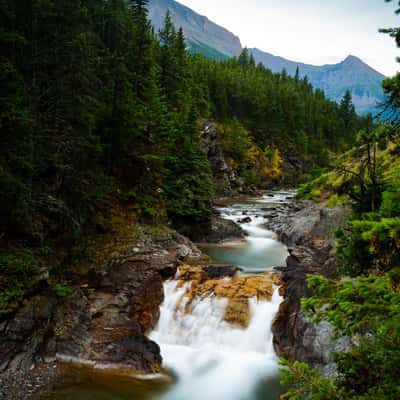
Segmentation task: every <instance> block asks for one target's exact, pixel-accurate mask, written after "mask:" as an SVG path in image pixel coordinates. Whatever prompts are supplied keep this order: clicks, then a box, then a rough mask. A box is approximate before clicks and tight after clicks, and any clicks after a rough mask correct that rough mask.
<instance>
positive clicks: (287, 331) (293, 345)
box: [266, 202, 350, 375]
mask: <svg viewBox="0 0 400 400" xmlns="http://www.w3.org/2000/svg"><path fill="white" fill-rule="evenodd" d="M349 212H350V211H349V210H348V209H346V208H343V207H335V208H326V207H325V205H324V204H316V203H314V202H304V203H302V204H301V205H294V204H289V205H286V206H285V205H282V206H280V207H279V208H278V209H276V210H271V211H269V212H267V215H266V219H267V222H266V226H267V227H268V228H269V229H271V230H274V231H275V232H277V234H278V236H279V237H280V239H281V240H282V241H283V242H284V243H286V244H287V245H288V246H289V251H290V254H291V255H290V257H289V258H288V260H287V267H285V268H281V269H280V270H281V272H282V280H283V282H284V288H285V290H284V298H285V300H284V302H283V303H282V304H281V306H280V310H279V313H278V315H277V317H276V319H275V322H274V325H273V333H274V346H275V349H276V352H277V353H278V355H279V356H282V357H285V358H287V359H289V360H298V361H303V362H307V363H309V364H310V365H312V366H314V367H316V368H320V369H322V370H323V371H324V372H325V373H327V374H329V375H333V374H335V371H336V368H335V363H334V360H333V357H332V354H333V352H335V351H340V350H342V349H343V348H347V347H348V346H349V345H350V340H349V339H347V338H341V339H335V338H334V333H333V327H332V326H331V325H330V324H329V323H326V322H323V323H320V324H318V325H315V324H313V323H312V322H311V321H310V320H309V319H308V318H307V317H306V316H305V313H304V310H303V309H302V307H301V304H300V300H301V299H302V298H305V297H309V296H311V295H312V291H311V290H310V289H309V288H308V286H307V275H308V274H320V275H323V276H326V277H329V278H336V277H337V276H338V274H337V269H338V267H339V264H338V261H337V260H336V258H335V240H334V231H335V229H336V228H338V227H344V226H345V224H346V221H347V218H348V216H349Z"/></svg>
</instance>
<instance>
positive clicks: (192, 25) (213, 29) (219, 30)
mask: <svg viewBox="0 0 400 400" xmlns="http://www.w3.org/2000/svg"><path fill="white" fill-rule="evenodd" d="M168 10H170V12H171V14H172V19H173V21H174V23H175V25H176V26H177V27H182V28H183V30H184V32H185V36H186V40H187V42H188V45H189V47H190V48H191V49H192V50H193V51H194V52H200V53H202V54H204V53H206V54H205V55H208V56H210V57H211V58H216V59H223V58H228V57H234V56H238V55H239V54H240V52H241V51H242V45H241V44H240V40H239V38H238V37H237V36H235V35H234V34H233V33H231V32H229V31H228V30H227V29H225V28H223V27H221V26H219V25H217V24H215V23H214V22H211V21H210V20H209V19H208V18H206V17H204V16H202V15H199V14H197V13H196V12H194V11H193V10H191V9H190V8H188V7H186V6H184V5H182V4H180V3H178V2H176V1H174V0H150V1H149V17H150V19H151V21H152V23H153V25H154V28H155V30H156V31H158V30H159V29H160V28H161V27H162V25H163V22H164V17H165V14H166V13H167V11H168Z"/></svg>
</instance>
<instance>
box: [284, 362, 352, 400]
mask: <svg viewBox="0 0 400 400" xmlns="http://www.w3.org/2000/svg"><path fill="white" fill-rule="evenodd" d="M280 364H281V365H282V366H283V367H284V368H281V373H282V379H281V384H282V385H283V386H288V387H290V389H289V390H288V392H286V393H285V394H283V395H282V396H281V397H280V398H281V399H282V400H342V399H344V398H345V397H343V395H342V393H341V390H340V389H339V387H338V385H337V384H336V382H335V381H333V380H330V379H327V378H324V377H323V374H322V372H318V371H315V370H313V369H311V368H310V367H309V366H308V365H307V364H305V363H300V362H294V363H289V362H288V361H286V360H283V359H281V360H280Z"/></svg>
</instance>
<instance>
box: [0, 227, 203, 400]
mask: <svg viewBox="0 0 400 400" xmlns="http://www.w3.org/2000/svg"><path fill="white" fill-rule="evenodd" d="M110 238H112V239H111V240H110ZM92 250H93V255H92V256H91V258H90V260H89V262H88V264H87V265H85V267H84V269H86V271H87V272H86V274H85V275H84V276H85V277H84V278H82V277H81V278H79V285H77V286H75V287H73V288H72V289H73V294H72V295H71V296H69V297H68V298H66V299H60V298H57V296H56V295H55V293H54V291H53V290H52V289H51V287H48V288H43V290H42V291H41V295H37V296H34V297H32V298H31V299H29V300H27V301H26V304H25V305H24V307H23V308H21V309H20V310H19V311H18V312H17V313H16V315H14V316H13V317H12V318H9V319H7V320H3V321H2V322H1V323H0V372H2V373H0V386H1V383H2V379H3V376H4V377H6V376H12V374H13V372H14V371H15V372H16V371H28V370H30V369H32V368H34V367H35V365H38V366H39V367H40V365H41V363H42V362H43V361H44V360H45V361H47V362H50V361H56V360H59V361H71V362H74V363H81V364H85V365H92V366H109V367H115V368H127V369H129V370H131V371H133V372H134V373H137V374H143V373H154V372H158V371H159V370H160V367H161V362H162V359H161V355H160V349H159V346H158V345H157V344H156V343H154V342H152V341H151V340H149V339H148V338H147V336H146V335H147V334H148V333H149V331H150V330H151V329H152V328H154V327H155V325H156V323H157V322H158V318H159V306H160V304H161V303H162V301H163V299H164V293H163V285H162V282H163V279H166V278H170V277H173V276H174V275H175V273H176V271H177V267H178V266H179V265H180V264H181V262H182V261H183V260H185V259H192V260H196V259H197V258H200V256H201V252H200V251H199V250H198V249H197V248H196V247H195V246H194V245H193V244H192V243H191V242H190V241H189V240H188V239H186V238H184V237H183V236H181V235H179V234H177V233H176V232H174V231H170V230H168V229H164V230H159V231H154V229H153V231H146V229H142V228H141V227H139V226H137V225H129V223H128V222H126V227H125V229H124V231H123V232H119V233H113V234H112V235H110V237H109V238H107V240H100V241H99V243H97V244H96V245H93V248H92ZM44 284H45V283H44ZM10 374H11V375H10ZM7 382H8V384H9V380H8V381H7ZM15 384H17V382H15ZM8 390H9V392H10V393H11V392H12V388H11V387H9V386H8ZM22 397H23V398H25V397H24V396H22ZM26 398H27V397H26Z"/></svg>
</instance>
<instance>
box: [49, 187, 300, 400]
mask: <svg viewBox="0 0 400 400" xmlns="http://www.w3.org/2000/svg"><path fill="white" fill-rule="evenodd" d="M292 196H293V193H292V192H276V193H273V194H270V195H265V196H263V197H262V198H258V199H251V200H248V201H245V202H242V203H240V204H231V205H229V206H226V207H222V208H220V209H219V211H220V213H221V216H222V217H223V218H226V219H230V220H233V221H235V222H237V223H239V224H240V225H241V227H242V228H243V229H244V230H245V231H246V232H247V234H248V236H247V237H246V238H245V240H243V241H236V242H230V243H229V242H228V243H224V244H222V245H209V246H205V247H204V248H203V250H204V251H205V252H207V253H208V254H209V255H210V256H211V257H212V258H213V259H214V262H216V263H224V264H226V263H229V264H235V265H238V266H239V267H240V268H241V270H242V271H243V272H242V273H244V274H255V273H261V272H268V271H272V270H273V267H275V266H281V265H284V264H285V259H286V257H287V249H286V247H285V246H284V245H283V244H281V243H279V242H278V241H277V239H276V236H275V234H274V233H273V232H271V231H268V230H267V229H265V228H263V227H262V224H263V223H264V222H265V218H264V216H263V209H265V208H271V207H276V206H278V205H279V204H280V203H283V202H286V201H288V199H289V198H290V197H292ZM245 218H250V219H247V220H245V221H244V219H245ZM226 279H227V283H228V282H229V279H228V278H226ZM164 291H165V301H164V303H163V304H162V306H161V314H160V320H159V324H158V327H157V329H156V330H155V331H154V332H152V333H151V335H150V336H151V339H153V340H155V341H156V342H157V343H158V344H159V345H160V348H161V354H162V356H163V360H164V367H165V368H166V369H168V370H170V371H171V372H172V373H173V375H174V376H175V378H176V379H175V382H174V383H173V384H171V385H169V386H167V388H165V384H163V385H162V384H160V383H159V382H158V383H157V382H152V383H149V382H144V383H143V382H142V383H140V384H139V383H136V384H131V386H129V387H127V388H126V390H122V389H123V385H121V383H119V382H115V386H114V387H112V388H110V387H108V386H106V387H104V385H105V382H106V381H105V380H104V379H102V380H101V382H98V383H97V379H96V378H93V376H92V377H91V379H90V382H88V380H87V379H86V380H85V379H83V382H80V384H76V385H75V386H72V385H70V386H69V387H67V388H64V389H63V390H64V392H61V391H59V392H58V393H57V396H55V397H53V399H54V398H57V399H60V400H70V399H71V400H78V399H79V400H92V399H93V400H95V399H96V400H100V399H101V400H122V399H123V400H144V399H146V400H147V399H149V400H188V399H190V400H261V399H262V400H276V399H277V398H278V397H279V393H280V390H281V388H280V386H279V368H278V360H277V356H276V354H275V352H274V349H273V345H272V339H273V338H272V332H271V327H272V322H273V319H274V317H275V315H276V313H277V311H278V308H279V305H280V303H281V301H282V299H281V297H280V295H279V289H278V288H275V289H274V294H273V296H272V299H271V300H270V301H261V300H260V301H259V300H257V299H256V298H254V299H251V300H250V322H249V325H248V326H247V328H240V327H238V326H234V325H231V324H229V323H228V322H226V321H225V319H224V317H225V311H226V308H227V306H228V299H225V298H218V297H215V296H212V295H210V296H208V297H202V298H195V299H194V300H193V301H192V302H191V303H190V305H188V304H187V303H186V302H187V297H186V296H185V294H186V293H187V292H188V291H190V282H187V283H186V284H184V285H183V286H182V285H181V284H179V282H178V281H175V280H171V281H167V282H165V283H164ZM96 393H97V394H96Z"/></svg>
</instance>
